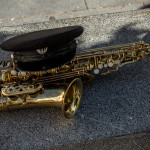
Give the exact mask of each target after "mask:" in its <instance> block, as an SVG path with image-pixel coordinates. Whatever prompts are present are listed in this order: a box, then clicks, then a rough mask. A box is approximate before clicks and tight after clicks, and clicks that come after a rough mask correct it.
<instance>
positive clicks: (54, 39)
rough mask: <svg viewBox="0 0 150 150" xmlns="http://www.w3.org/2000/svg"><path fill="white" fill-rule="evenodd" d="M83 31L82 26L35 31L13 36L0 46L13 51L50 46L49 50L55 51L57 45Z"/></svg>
mask: <svg viewBox="0 0 150 150" xmlns="http://www.w3.org/2000/svg"><path fill="white" fill-rule="evenodd" d="M82 32H83V27H81V26H69V27H62V28H56V29H48V30H41V31H35V32H30V33H26V34H22V35H19V36H16V37H13V38H11V39H9V40H7V41H5V42H4V43H2V44H1V45H0V47H1V48H2V49H3V50H6V51H13V52H29V51H36V50H37V49H42V48H45V47H48V51H52V52H53V51H54V50H55V49H57V47H60V46H61V45H63V44H64V43H68V42H69V41H72V40H73V39H74V38H76V37H78V36H80V35H81V34H82Z"/></svg>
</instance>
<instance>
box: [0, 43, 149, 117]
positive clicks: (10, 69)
mask: <svg viewBox="0 0 150 150" xmlns="http://www.w3.org/2000/svg"><path fill="white" fill-rule="evenodd" d="M149 56H150V45H149V44H145V43H144V42H137V43H130V44H123V45H117V46H110V47H104V48H97V49H90V50H83V51H79V52H77V53H76V55H75V57H74V58H73V59H72V60H71V61H70V62H68V63H66V64H64V65H63V66H61V67H57V68H54V69H49V70H47V71H39V72H24V71H20V70H18V69H17V68H16V66H15V64H14V60H13V59H12V60H9V61H1V62H0V69H1V72H0V83H1V99H0V111H6V110H13V109H22V108H32V107H59V108H61V109H62V112H63V116H64V117H65V118H67V119H69V118H71V117H73V115H74V114H75V113H76V111H77V109H78V107H79V104H80V101H81V97H82V92H83V83H84V82H87V81H91V80H92V79H93V78H94V77H95V75H97V74H99V75H108V74H110V73H111V72H114V71H117V70H118V68H119V67H122V66H123V65H126V64H130V63H134V62H137V61H140V60H142V59H143V58H146V57H149Z"/></svg>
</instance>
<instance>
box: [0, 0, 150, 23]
mask: <svg viewBox="0 0 150 150" xmlns="http://www.w3.org/2000/svg"><path fill="white" fill-rule="evenodd" d="M149 4H150V0H105V1H102V0H61V1H60V0H11V1H10V0H1V1H0V26H13V25H20V24H27V23H35V22H45V21H49V20H58V19H66V18H74V17H82V16H89V15H98V14H105V13H112V12H122V11H129V10H137V9H141V8H144V7H147V5H149Z"/></svg>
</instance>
